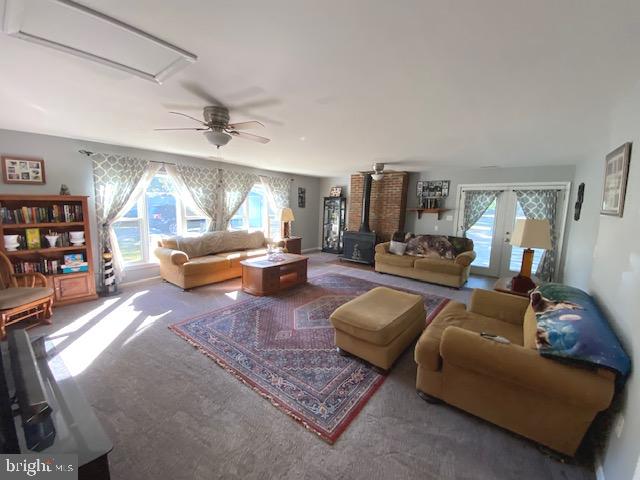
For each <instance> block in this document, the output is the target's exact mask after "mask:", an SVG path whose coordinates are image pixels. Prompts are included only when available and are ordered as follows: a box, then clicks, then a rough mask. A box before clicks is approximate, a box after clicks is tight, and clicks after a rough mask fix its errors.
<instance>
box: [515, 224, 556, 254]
mask: <svg viewBox="0 0 640 480" xmlns="http://www.w3.org/2000/svg"><path fill="white" fill-rule="evenodd" d="M511 245H514V246H516V247H523V248H544V249H545V250H548V249H550V248H551V226H550V225H549V221H548V220H531V219H526V220H516V226H515V228H514V229H513V235H511Z"/></svg>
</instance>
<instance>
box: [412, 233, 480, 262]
mask: <svg viewBox="0 0 640 480" xmlns="http://www.w3.org/2000/svg"><path fill="white" fill-rule="evenodd" d="M406 242H407V249H406V251H405V254H406V255H413V256H415V257H428V258H444V259H447V260H453V259H454V258H456V256H458V255H459V254H461V253H462V252H467V251H469V250H473V240H471V239H470V238H463V237H451V236H449V237H447V236H444V235H413V234H411V235H408V236H407V239H406Z"/></svg>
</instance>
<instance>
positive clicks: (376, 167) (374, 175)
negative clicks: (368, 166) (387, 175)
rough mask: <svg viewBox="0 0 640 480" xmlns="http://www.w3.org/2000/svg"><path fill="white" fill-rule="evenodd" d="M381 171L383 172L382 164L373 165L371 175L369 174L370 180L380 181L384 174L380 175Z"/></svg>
mask: <svg viewBox="0 0 640 480" xmlns="http://www.w3.org/2000/svg"><path fill="white" fill-rule="evenodd" d="M383 170H384V163H374V164H373V173H372V174H371V178H372V179H374V180H375V181H376V182H377V181H378V180H382V179H383V178H384V173H382V171H383Z"/></svg>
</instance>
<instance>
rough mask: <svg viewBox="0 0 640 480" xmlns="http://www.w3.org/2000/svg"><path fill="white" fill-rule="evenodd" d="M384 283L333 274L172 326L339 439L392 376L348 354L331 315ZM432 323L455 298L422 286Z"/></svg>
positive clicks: (243, 378) (332, 439)
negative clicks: (340, 348) (340, 347)
mask: <svg viewBox="0 0 640 480" xmlns="http://www.w3.org/2000/svg"><path fill="white" fill-rule="evenodd" d="M377 286H380V285H379V284H377V283H373V282H370V281H367V280H363V279H360V278H354V277H349V276H346V275H339V274H334V273H328V274H324V275H319V276H316V277H315V278H310V279H309V283H308V284H306V285H303V286H300V287H296V288H293V289H291V290H287V291H283V292H281V293H279V294H278V295H275V296H270V297H254V298H251V299H249V300H245V301H242V302H238V303H236V304H233V305H230V306H228V307H224V308H221V309H217V310H214V311H212V312H208V313H205V314H204V315H201V316H198V317H196V318H191V319H188V320H184V321H182V322H179V323H176V324H174V325H171V326H170V327H169V328H170V329H171V330H173V331H174V332H175V333H176V334H178V335H179V336H181V337H182V338H184V339H185V340H187V341H188V342H189V343H191V344H192V345H194V346H195V347H197V348H198V349H199V350H200V351H201V352H203V353H204V354H206V355H208V356H209V357H211V358H212V359H213V360H215V361H216V362H217V363H218V364H219V365H220V366H222V367H223V368H225V369H226V370H227V371H228V372H230V373H231V374H233V375H234V376H236V378H238V379H240V380H241V381H242V382H244V383H245V384H246V385H248V386H250V387H251V388H253V389H254V390H255V391H257V392H258V393H260V394H261V395H262V396H263V397H265V398H268V399H269V400H270V401H271V402H272V404H273V405H275V406H276V407H278V408H279V409H281V410H282V411H283V412H285V413H287V414H288V415H289V416H291V417H292V418H294V419H295V420H297V421H298V422H300V423H301V424H303V425H304V426H305V427H306V428H308V429H309V430H312V431H313V432H315V433H316V434H318V435H319V436H320V437H321V438H322V439H323V440H325V441H327V442H329V443H333V442H335V441H336V440H337V439H338V437H339V436H340V435H341V434H342V432H344V430H345V429H346V428H347V426H348V425H349V424H350V423H351V422H352V421H353V419H354V418H355V417H356V415H357V414H358V413H359V412H360V410H361V409H362V407H364V405H365V404H366V403H367V401H368V400H369V398H371V396H372V395H373V394H374V393H375V391H376V390H377V389H378V388H379V387H380V385H382V382H384V379H385V374H383V373H381V372H380V371H379V370H377V369H376V368H374V367H372V366H371V365H369V364H368V363H366V362H364V361H362V360H359V359H357V358H354V357H350V356H344V357H343V356H341V355H339V354H338V353H337V352H336V349H335V345H334V330H333V327H332V326H331V322H330V320H329V316H330V315H331V313H332V312H333V311H334V310H335V309H336V308H337V307H339V306H340V305H342V304H344V303H346V302H348V301H349V300H351V299H353V298H355V297H357V296H358V295H361V294H363V293H365V292H367V291H369V290H371V289H372V288H375V287H377ZM398 290H404V291H407V292H410V293H416V294H419V295H422V297H423V298H424V303H425V308H426V311H427V312H428V313H427V318H425V325H427V324H428V323H429V322H430V321H431V319H432V318H433V317H434V316H435V315H436V314H437V313H438V312H439V311H440V310H441V309H442V307H444V305H446V303H447V302H448V299H446V298H444V297H440V296H437V295H430V294H425V293H421V292H412V291H411V290H405V289H398Z"/></svg>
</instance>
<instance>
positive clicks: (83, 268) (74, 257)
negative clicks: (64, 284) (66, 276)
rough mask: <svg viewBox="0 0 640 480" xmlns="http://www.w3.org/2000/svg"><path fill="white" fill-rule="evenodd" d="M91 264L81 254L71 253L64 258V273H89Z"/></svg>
mask: <svg viewBox="0 0 640 480" xmlns="http://www.w3.org/2000/svg"><path fill="white" fill-rule="evenodd" d="M88 271H89V264H88V263H87V262H85V260H84V256H83V255H82V254H81V253H70V254H67V255H65V256H64V264H63V265H62V273H78V272H88Z"/></svg>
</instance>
